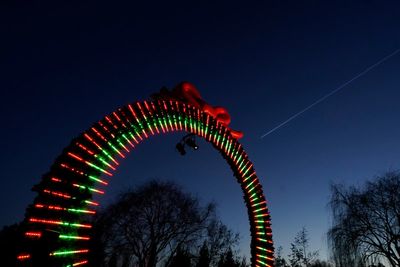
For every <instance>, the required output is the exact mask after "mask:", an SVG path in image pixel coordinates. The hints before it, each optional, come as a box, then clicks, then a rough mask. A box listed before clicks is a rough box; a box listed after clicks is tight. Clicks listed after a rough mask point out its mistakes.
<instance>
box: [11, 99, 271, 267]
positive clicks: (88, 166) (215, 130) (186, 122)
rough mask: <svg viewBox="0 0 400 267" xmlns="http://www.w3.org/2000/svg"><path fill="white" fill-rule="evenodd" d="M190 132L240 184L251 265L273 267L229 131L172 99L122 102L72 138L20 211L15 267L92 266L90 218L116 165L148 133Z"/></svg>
mask: <svg viewBox="0 0 400 267" xmlns="http://www.w3.org/2000/svg"><path fill="white" fill-rule="evenodd" d="M175 131H181V132H187V133H193V134H195V135H197V136H199V137H202V138H204V139H205V140H207V141H208V142H210V143H211V144H212V145H213V146H214V147H215V148H216V149H217V150H218V151H219V152H220V153H221V154H222V156H223V157H224V158H225V160H226V161H227V163H228V164H229V165H230V167H231V168H232V170H233V172H234V175H235V177H236V178H237V181H238V182H239V184H240V186H241V188H242V191H243V194H244V199H245V205H246V207H247V210H248V218H249V222H250V233H251V244H250V246H251V250H250V251H251V265H252V266H253V267H255V266H273V263H274V256H273V255H274V248H273V242H272V231H271V223H270V215H269V212H268V208H267V203H266V199H265V197H264V195H263V191H262V186H261V184H260V182H259V179H258V177H257V174H256V172H255V170H254V167H253V164H252V162H251V161H250V160H249V158H248V156H247V154H246V152H245V151H244V149H243V147H242V145H241V144H240V143H239V142H238V140H237V139H236V138H234V137H233V135H232V134H231V130H230V129H229V128H228V127H227V126H226V125H224V124H222V123H221V122H220V121H218V120H217V119H216V118H214V117H213V116H211V115H210V114H209V113H206V112H204V111H203V110H201V109H199V108H197V107H195V106H193V105H190V104H187V103H185V102H183V101H178V100H155V101H143V102H136V103H133V104H129V105H127V106H124V107H122V108H119V109H118V110H116V111H115V112H112V113H111V114H109V115H108V116H105V117H104V118H103V119H102V120H100V121H99V122H97V123H95V124H94V125H93V126H92V127H90V128H89V129H88V130H87V131H85V132H84V133H82V134H81V135H80V136H79V137H77V138H75V139H73V140H72V142H71V143H70V145H69V146H68V147H66V148H65V149H64V150H63V152H62V154H61V155H60V156H59V157H58V158H57V159H56V160H55V162H54V163H53V165H52V166H51V168H50V171H49V172H48V173H46V174H45V175H43V178H42V180H41V181H40V183H39V184H37V185H35V186H34V188H33V190H34V191H36V192H37V193H38V195H37V196H36V198H35V199H34V202H33V204H31V205H30V206H29V207H28V208H27V211H26V215H25V220H24V235H25V240H26V242H25V243H24V246H23V247H22V248H21V253H20V254H19V255H18V262H19V265H21V266H44V265H43V264H46V266H61V267H70V266H91V264H90V261H89V260H88V255H89V252H90V245H89V241H90V238H91V228H92V225H91V223H90V221H91V220H90V217H91V216H93V214H95V213H96V206H98V205H99V204H98V203H97V202H95V201H93V200H92V196H93V195H95V194H99V195H102V194H104V191H105V188H106V187H107V185H108V184H109V183H110V182H112V176H113V173H114V172H115V171H116V170H117V169H118V166H119V162H120V161H121V160H122V159H124V158H125V157H126V156H127V154H128V153H129V152H130V151H131V150H132V149H135V147H136V146H137V145H138V144H139V143H141V142H142V141H144V140H145V139H147V138H149V137H150V136H152V135H156V134H164V133H168V132H175Z"/></svg>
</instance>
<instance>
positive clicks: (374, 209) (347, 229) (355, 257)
mask: <svg viewBox="0 0 400 267" xmlns="http://www.w3.org/2000/svg"><path fill="white" fill-rule="evenodd" d="M399 192H400V173H399V172H388V173H385V174H384V175H382V176H379V177H377V178H376V179H375V180H374V181H371V182H368V183H366V185H365V187H363V188H356V187H349V188H346V187H344V186H343V185H333V186H332V199H331V208H332V213H333V226H332V228H331V229H330V231H329V240H330V245H331V248H332V254H333V258H334V260H335V263H336V265H337V266H338V267H348V266H357V265H359V266H367V265H368V264H375V265H376V264H378V263H379V262H386V264H388V265H390V266H400V193H399ZM386 264H385V265H386Z"/></svg>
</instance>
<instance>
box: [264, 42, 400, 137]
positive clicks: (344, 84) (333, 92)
mask: <svg viewBox="0 0 400 267" xmlns="http://www.w3.org/2000/svg"><path fill="white" fill-rule="evenodd" d="M399 52H400V49H396V50H395V51H393V52H392V53H391V54H389V55H387V56H385V57H384V58H382V59H381V60H379V61H377V62H376V63H374V64H372V65H371V66H369V67H368V68H366V69H365V70H363V71H362V72H360V73H359V74H357V75H356V76H354V77H353V78H351V79H350V80H348V81H347V82H345V83H343V84H342V85H340V86H339V87H337V88H336V89H334V90H332V91H331V92H330V93H328V94H326V95H324V96H323V97H321V98H320V99H318V100H317V101H315V102H314V103H312V104H311V105H309V106H307V107H305V108H304V109H302V110H300V111H299V112H297V113H296V114H294V115H292V116H291V117H289V118H288V119H287V120H285V121H284V122H282V123H280V124H278V125H277V126H276V127H274V128H272V129H271V130H269V131H268V132H266V133H265V134H263V135H261V139H262V138H264V137H266V136H267V135H269V134H271V133H273V132H275V131H276V130H278V129H279V128H281V127H283V126H285V125H286V124H288V123H289V122H291V121H292V120H294V119H295V118H297V117H298V116H300V115H301V114H303V113H304V112H306V111H307V110H309V109H310V108H312V107H314V106H315V105H318V104H319V103H321V102H322V101H324V100H325V99H327V98H328V97H330V96H332V95H334V94H335V93H337V92H339V91H340V90H341V89H343V88H345V87H346V86H347V85H349V84H350V83H352V82H353V81H355V80H357V79H358V78H360V77H361V76H364V75H365V74H367V73H368V72H369V71H371V70H372V69H373V68H375V67H377V66H379V65H380V64H382V63H383V62H385V61H386V60H388V59H389V58H391V57H393V56H395V55H396V54H397V53H399Z"/></svg>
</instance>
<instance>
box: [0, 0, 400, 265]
mask: <svg viewBox="0 0 400 267" xmlns="http://www.w3.org/2000/svg"><path fill="white" fill-rule="evenodd" d="M68 2H70V1H68ZM141 2H145V1H141ZM147 2H148V3H147V4H144V3H141V4H138V3H137V2H135V1H129V3H130V4H126V3H124V4H121V3H118V2H117V1H108V2H107V3H104V2H102V3H99V1H87V0H82V1H77V2H76V3H79V4H76V3H75V4H76V5H75V4H72V3H69V4H61V2H60V1H52V2H50V1H49V2H44V1H2V3H1V4H0V34H1V37H0V41H1V42H0V71H1V72H0V88H1V89H0V92H1V93H0V99H1V105H0V111H1V125H2V126H1V132H0V140H1V141H0V142H1V143H0V146H1V150H2V153H1V155H0V168H1V176H0V177H1V188H0V210H1V213H0V214H1V216H0V227H1V226H4V225H9V224H12V223H15V222H18V221H20V220H22V219H23V215H24V211H25V208H26V206H27V205H28V204H29V203H31V202H32V201H33V198H34V196H35V194H34V193H33V192H31V191H30V189H31V187H32V185H34V184H35V183H38V182H39V181H40V179H41V176H42V175H43V174H44V173H46V172H47V171H48V170H49V167H50V165H51V164H52V162H53V161H54V159H55V158H56V157H57V156H58V155H59V154H60V153H61V151H62V149H63V148H64V147H66V146H67V145H68V144H69V142H70V141H71V139H72V138H73V137H75V136H77V135H79V134H80V133H81V132H83V131H84V130H86V129H87V128H88V127H89V126H90V125H91V124H92V123H94V122H96V121H97V120H99V119H101V118H102V117H103V116H104V115H107V114H108V113H110V112H112V111H114V110H115V109H116V108H118V107H120V106H122V105H125V104H128V103H131V102H134V101H136V100H145V99H149V96H150V95H151V94H152V93H154V92H156V91H158V90H159V89H160V88H161V87H162V86H167V87H169V88H171V87H173V86H175V85H176V84H177V83H179V82H180V81H182V80H187V81H190V82H192V83H194V84H195V85H196V86H197V88H198V89H199V91H200V92H201V93H202V96H203V98H204V99H205V100H206V101H207V102H209V103H210V104H212V105H219V106H224V107H226V108H227V109H228V110H229V112H230V114H231V116H232V123H231V127H232V128H233V129H237V130H242V131H243V132H244V133H245V136H244V138H243V139H241V142H242V144H243V145H244V147H245V149H246V151H247V153H248V154H249V156H250V159H251V160H252V161H253V163H254V166H255V169H256V171H257V173H258V175H259V177H260V180H261V183H262V185H263V188H264V192H265V194H266V197H267V200H268V202H269V204H268V205H269V208H270V211H271V216H272V226H273V228H272V229H273V234H274V240H275V244H276V247H277V246H280V245H282V246H283V247H284V248H285V249H286V252H288V249H289V247H290V242H292V240H293V237H294V236H295V234H296V233H297V232H298V231H299V230H301V228H302V227H303V226H305V227H306V228H307V229H308V231H309V233H310V238H311V248H312V249H320V254H321V256H322V258H324V257H326V255H327V246H326V235H325V233H326V231H327V229H328V227H329V225H330V219H329V208H328V201H329V190H330V189H329V188H330V184H331V183H339V182H344V183H346V184H348V185H352V184H354V185H361V184H362V183H363V182H364V181H365V180H366V179H369V178H371V177H373V176H374V175H377V174H381V173H383V172H385V171H387V170H390V169H392V170H393V169H400V140H399V136H400V124H399V117H400V104H399V100H400V75H399V74H400V71H399V69H400V54H398V55H395V56H393V57H392V58H390V59H389V60H387V61H386V62H384V63H383V64H381V65H379V66H377V67H376V68H374V69H373V70H371V71H370V72H368V73H367V74H366V75H364V76H362V77H360V78H359V79H357V80H356V81H354V82H352V83H351V84H349V85H348V86H347V87H345V88H344V89H343V90H341V91H339V92H337V93H336V94H334V95H332V96H331V97H329V98H328V99H326V100H325V101H324V102H322V103H320V104H319V105H317V106H315V107H313V108H312V109H310V110H308V111H307V112H305V113H304V114H302V115H301V116H299V117H297V118H296V119H295V120H293V121H291V122H290V123H288V124H287V125H285V126H284V127H282V128H280V129H278V130H277V131H275V132H274V133H272V134H270V135H268V136H266V137H265V138H263V139H261V138H260V136H261V135H262V134H264V133H265V132H267V131H269V130H271V129H272V128H273V127H275V126H276V125H278V124H279V123H281V122H282V121H285V120H286V119H287V118H289V117H290V116H292V115H293V114H295V113H297V112H298V111H300V110H302V109H303V108H305V107H306V106H308V105H310V104H311V103H313V102H314V101H316V100H317V99H319V98H320V97H323V96H324V95H326V94H328V93H329V92H331V91H332V90H334V89H335V88H338V87H339V86H340V85H341V84H343V83H344V82H346V81H348V80H350V79H351V78H353V77H354V76H356V75H357V74H358V73H360V72H361V71H363V70H364V69H366V68H367V67H368V66H370V65H372V64H374V63H375V62H377V61H379V60H380V59H382V58H383V57H385V56H387V55H388V54H390V53H392V52H393V51H395V50H396V49H398V48H400V2H399V1H378V0H376V1H375V0H369V1H367V0H365V1H311V0H310V1H240V2H238V3H234V2H232V1H210V3H209V2H205V1H185V2H183V3H172V2H171V1H160V2H155V1H147ZM212 2H218V3H212ZM183 135H184V134H183V133H177V134H168V135H165V136H156V137H153V138H152V139H151V140H149V141H147V142H145V143H143V144H142V145H140V146H139V147H138V148H137V149H136V150H135V151H133V152H132V153H131V155H130V157H129V158H128V159H127V160H125V161H124V162H123V164H121V165H122V166H121V167H120V169H119V170H118V172H117V173H116V174H115V175H114V177H113V181H112V182H111V185H110V186H109V188H108V194H107V195H106V196H105V197H104V198H103V200H102V203H104V204H106V203H109V202H110V201H111V200H112V199H113V198H114V197H115V196H116V194H117V193H118V192H120V191H121V190H123V189H124V188H126V187H131V186H135V185H137V184H141V183H143V182H145V181H147V180H149V179H150V178H158V179H161V180H172V181H176V182H177V183H179V184H181V185H182V186H183V188H184V189H185V190H188V191H190V192H192V193H193V194H195V195H197V196H199V197H200V198H201V199H202V200H203V201H212V200H214V201H215V202H216V203H217V204H218V211H219V214H220V216H221V218H222V220H223V221H224V222H225V223H226V224H227V225H229V226H230V227H231V228H233V229H234V230H236V231H239V232H240V233H241V236H242V242H241V250H242V252H243V253H245V254H246V253H248V251H249V248H248V247H249V242H250V241H249V236H250V232H249V223H248V218H247V213H246V210H245V206H244V202H243V198H242V193H241V191H240V187H239V185H238V184H237V183H236V181H235V178H234V177H233V176H232V172H231V170H230V168H229V166H228V164H226V162H224V160H223V158H222V157H221V155H220V154H219V153H217V152H216V151H215V150H214V149H213V148H212V147H211V145H210V144H208V143H206V142H204V141H202V140H198V142H199V144H200V149H199V150H198V151H196V152H191V151H190V153H188V154H187V155H186V156H184V157H182V156H180V155H179V154H178V153H177V152H176V151H175V150H174V149H175V144H176V143H177V142H178V141H179V139H180V138H181V137H182V136H183ZM114 180H115V181H114Z"/></svg>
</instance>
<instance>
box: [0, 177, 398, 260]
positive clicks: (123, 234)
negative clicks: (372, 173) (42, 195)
mask: <svg viewBox="0 0 400 267" xmlns="http://www.w3.org/2000/svg"><path fill="white" fill-rule="evenodd" d="M329 205H330V208H331V212H332V218H333V221H332V226H331V228H330V229H329V231H328V233H327V237H328V245H329V246H328V247H329V256H330V257H329V260H328V261H325V260H321V259H319V253H318V251H312V250H310V248H309V238H308V231H307V229H306V228H304V227H303V228H302V229H301V230H300V231H299V232H298V234H297V235H296V236H295V237H294V239H293V242H292V243H291V244H288V248H289V250H290V253H288V255H286V256H285V255H283V249H282V247H278V248H277V249H276V251H275V254H276V255H275V267H384V266H385V267H395V266H400V173H399V171H390V172H386V173H384V174H382V175H379V176H376V177H375V178H374V179H372V180H370V181H367V182H366V183H365V184H364V185H362V186H358V187H356V186H345V185H343V184H333V185H332V186H331V200H330V202H329ZM93 224H94V227H93V232H92V238H91V240H90V247H91V253H90V255H89V256H90V263H91V264H90V266H96V267H97V266H98V267H131V266H135V267H136V266H137V267H156V266H161V267H246V266H249V260H248V259H246V258H245V257H243V256H240V254H239V253H238V251H237V246H238V244H239V236H238V234H237V233H234V232H233V231H232V230H230V229H229V228H228V227H227V226H226V225H224V224H223V223H222V222H221V221H220V219H219V218H218V216H217V213H216V209H215V205H214V204H213V203H208V204H206V205H202V204H201V203H200V201H199V199H198V198H197V197H194V196H193V195H191V194H189V193H186V192H184V191H183V190H182V189H181V188H180V187H179V186H178V185H176V184H174V183H171V182H159V181H150V182H148V183H146V184H144V185H142V186H139V187H137V188H133V189H128V190H126V191H125V192H123V193H122V194H120V196H119V197H118V199H117V200H116V201H115V202H114V203H112V204H111V205H109V206H108V207H106V208H105V209H103V210H100V211H99V212H98V213H97V215H96V216H95V217H94V219H93ZM22 229H23V225H21V224H14V225H11V226H5V227H4V228H3V229H2V230H1V231H0V257H1V259H2V262H1V266H4V267H13V266H16V256H17V253H18V248H19V246H20V245H21V242H23V239H22V235H23V230H22ZM275 241H276V240H275ZM276 243H279V242H276Z"/></svg>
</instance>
